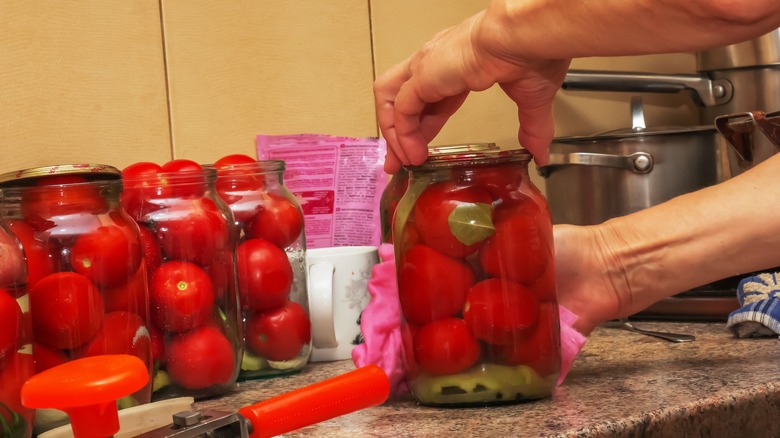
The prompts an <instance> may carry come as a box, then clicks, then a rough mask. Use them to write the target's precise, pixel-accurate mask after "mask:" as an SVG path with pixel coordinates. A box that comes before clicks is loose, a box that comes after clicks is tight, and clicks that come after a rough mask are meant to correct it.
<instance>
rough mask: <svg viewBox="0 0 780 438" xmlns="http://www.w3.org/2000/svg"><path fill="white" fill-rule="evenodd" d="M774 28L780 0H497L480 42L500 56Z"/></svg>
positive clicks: (599, 51)
mask: <svg viewBox="0 0 780 438" xmlns="http://www.w3.org/2000/svg"><path fill="white" fill-rule="evenodd" d="M777 27H780V8H778V7H777V2H776V0H755V1H750V2H745V1H741V0H688V1H679V0H598V1H596V0H577V1H572V0H494V1H492V2H491V4H490V6H489V7H488V9H487V10H486V12H485V14H484V16H483V18H482V20H481V22H480V29H479V31H478V32H477V33H476V35H477V38H476V39H477V41H476V44H477V45H478V46H480V47H483V48H484V49H485V50H487V51H491V52H492V51H499V52H501V53H491V55H494V56H498V57H502V58H503V57H512V56H522V57H523V58H526V59H527V58H543V59H569V58H578V57H588V56H616V55H642V54H649V53H669V52H690V51H698V50H703V49H706V48H712V47H718V46H723V45H728V44H732V43H735V42H739V41H744V40H747V39H751V38H754V37H757V36H760V35H762V34H764V33H767V32H769V31H771V30H773V29H776V28H777ZM507 36H509V37H507ZM508 42H511V44H512V46H508V45H507V43H508Z"/></svg>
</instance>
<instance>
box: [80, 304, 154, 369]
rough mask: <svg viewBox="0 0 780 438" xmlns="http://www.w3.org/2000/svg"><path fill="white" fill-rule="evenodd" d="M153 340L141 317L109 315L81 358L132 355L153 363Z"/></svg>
mask: <svg viewBox="0 0 780 438" xmlns="http://www.w3.org/2000/svg"><path fill="white" fill-rule="evenodd" d="M151 344H152V340H151V337H150V336H149V331H148V330H147V329H146V324H145V323H144V320H143V319H141V317H140V316H138V315H136V314H135V313H131V312H111V313H107V314H106V317H105V318H104V319H103V327H101V328H100V331H99V332H98V334H97V335H96V336H95V337H94V338H92V340H91V341H89V343H88V344H87V345H86V347H85V348H84V350H83V351H81V354H80V357H87V356H97V355H100V354H130V355H133V356H136V357H138V358H140V359H141V360H143V361H144V363H146V364H151V362H152V346H151Z"/></svg>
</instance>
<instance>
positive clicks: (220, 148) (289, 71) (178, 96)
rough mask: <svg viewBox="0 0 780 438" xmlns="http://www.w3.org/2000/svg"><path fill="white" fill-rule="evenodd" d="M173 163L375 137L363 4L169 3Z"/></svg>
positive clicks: (308, 0)
mask: <svg viewBox="0 0 780 438" xmlns="http://www.w3.org/2000/svg"><path fill="white" fill-rule="evenodd" d="M162 17H163V24H164V33H165V35H164V40H165V51H166V58H167V62H168V63H167V66H168V72H167V74H168V84H169V87H170V102H171V126H172V130H173V148H174V155H175V156H176V157H177V158H189V159H193V160H196V161H199V162H213V161H215V160H216V159H218V158H219V157H220V156H222V155H224V154H227V153H244V154H248V155H251V156H256V153H255V142H254V139H255V136H256V135H257V134H297V133H324V134H336V135H346V136H376V135H377V127H376V119H375V116H374V104H373V102H374V101H373V94H372V83H373V71H372V56H371V33H370V27H369V10H368V2H367V1H366V0H328V1H321V0H299V1H294V2H291V1H286V0H264V1H252V0H235V1H231V2H225V1H223V0H162Z"/></svg>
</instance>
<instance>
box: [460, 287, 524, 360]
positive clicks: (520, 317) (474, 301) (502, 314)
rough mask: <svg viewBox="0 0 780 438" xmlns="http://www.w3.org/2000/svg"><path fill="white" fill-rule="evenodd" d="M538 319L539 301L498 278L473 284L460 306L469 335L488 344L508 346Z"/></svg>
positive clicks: (522, 288)
mask: <svg viewBox="0 0 780 438" xmlns="http://www.w3.org/2000/svg"><path fill="white" fill-rule="evenodd" d="M538 317H539V302H538V301H537V300H536V298H535V297H534V292H533V291H532V290H531V289H529V288H527V287H525V286H523V285H521V284H519V283H515V282H513V281H505V280H501V279H498V278H490V279H487V280H483V281H480V282H479V283H477V284H475V285H474V286H473V287H472V288H471V289H469V292H468V294H467V295H466V304H464V305H463V319H464V320H465V321H466V324H467V325H468V326H469V329H471V332H472V333H474V335H475V336H476V337H477V338H479V339H482V340H483V341H485V342H488V343H490V344H500V345H504V344H511V343H512V342H514V340H515V339H516V338H517V336H518V335H519V334H520V333H522V332H523V331H524V330H527V329H528V327H530V326H532V325H533V324H534V323H535V322H536V319H537V318H538Z"/></svg>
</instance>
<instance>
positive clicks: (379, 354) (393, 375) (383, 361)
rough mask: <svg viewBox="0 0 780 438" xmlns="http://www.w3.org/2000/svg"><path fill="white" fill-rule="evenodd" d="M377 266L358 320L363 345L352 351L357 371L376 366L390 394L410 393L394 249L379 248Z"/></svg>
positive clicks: (388, 246)
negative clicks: (384, 377)
mask: <svg viewBox="0 0 780 438" xmlns="http://www.w3.org/2000/svg"><path fill="white" fill-rule="evenodd" d="M379 258H380V260H381V261H380V262H379V263H378V264H376V265H374V267H373V268H372V269H371V278H370V279H369V280H368V293H369V294H371V301H369V303H368V305H367V306H366V308H365V309H364V310H363V314H362V315H361V317H360V331H361V332H362V333H363V343H362V344H358V345H357V346H355V348H353V349H352V360H353V361H354V362H355V365H356V366H357V367H362V366H365V365H370V364H373V365H377V366H379V367H380V368H382V369H383V370H384V371H385V373H387V377H388V379H390V393H391V394H393V395H399V394H403V393H405V392H408V391H409V386H408V385H407V383H406V379H405V378H404V374H405V368H404V350H403V340H402V334H401V304H400V301H399V300H398V283H397V281H396V275H395V259H394V255H393V245H389V244H383V245H380V246H379Z"/></svg>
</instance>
